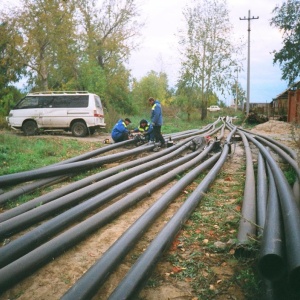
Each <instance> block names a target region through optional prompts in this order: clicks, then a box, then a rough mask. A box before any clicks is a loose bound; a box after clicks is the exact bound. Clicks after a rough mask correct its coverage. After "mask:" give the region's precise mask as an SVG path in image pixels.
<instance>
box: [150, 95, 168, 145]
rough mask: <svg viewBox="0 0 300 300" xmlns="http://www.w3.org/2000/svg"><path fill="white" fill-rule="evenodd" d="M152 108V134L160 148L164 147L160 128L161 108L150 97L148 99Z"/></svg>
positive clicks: (161, 119) (161, 121) (158, 103)
mask: <svg viewBox="0 0 300 300" xmlns="http://www.w3.org/2000/svg"><path fill="white" fill-rule="evenodd" d="M148 101H149V103H150V104H151V106H152V109H151V124H152V126H153V134H154V139H155V142H160V147H165V144H166V142H165V139H164V138H163V136H162V134H161V126H162V124H163V116H162V108H161V105H160V102H159V101H158V100H155V99H154V98H152V97H150V98H149V99H148Z"/></svg>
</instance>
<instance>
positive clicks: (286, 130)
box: [251, 120, 292, 134]
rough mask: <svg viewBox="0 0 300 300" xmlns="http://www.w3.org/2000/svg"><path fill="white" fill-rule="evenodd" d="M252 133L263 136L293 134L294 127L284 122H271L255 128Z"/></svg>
mask: <svg viewBox="0 0 300 300" xmlns="http://www.w3.org/2000/svg"><path fill="white" fill-rule="evenodd" d="M251 131H252V132H255V133H261V134H264V133H265V134H291V132H292V125H291V124H290V123H286V122H282V121H275V120H270V121H268V122H265V123H262V124H259V125H257V126H255V127H254V128H253V129H252V130H251Z"/></svg>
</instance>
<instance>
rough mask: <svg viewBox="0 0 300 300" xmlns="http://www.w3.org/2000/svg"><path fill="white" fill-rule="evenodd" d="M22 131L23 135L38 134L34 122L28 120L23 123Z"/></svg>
mask: <svg viewBox="0 0 300 300" xmlns="http://www.w3.org/2000/svg"><path fill="white" fill-rule="evenodd" d="M22 131H23V132H24V134H25V135H28V136H29V135H36V134H37V132H38V127H37V125H36V122H35V121H33V120H28V121H26V122H24V124H23V126H22Z"/></svg>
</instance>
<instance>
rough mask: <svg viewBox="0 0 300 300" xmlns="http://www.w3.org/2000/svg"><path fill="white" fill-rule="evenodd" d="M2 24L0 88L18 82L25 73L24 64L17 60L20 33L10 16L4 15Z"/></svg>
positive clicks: (0, 31)
mask: <svg viewBox="0 0 300 300" xmlns="http://www.w3.org/2000/svg"><path fill="white" fill-rule="evenodd" d="M1 19H2V21H3V23H1V24H0V89H3V88H5V87H7V86H8V84H9V83H12V82H16V81H18V80H19V79H20V76H21V75H22V73H24V66H23V64H22V63H19V62H18V61H17V60H16V56H17V54H18V53H17V50H16V49H17V48H18V47H19V45H20V44H21V43H22V39H21V36H20V34H18V33H17V32H15V30H14V24H13V22H11V21H10V19H9V17H8V16H5V15H2V17H1ZM0 93H1V91H0Z"/></svg>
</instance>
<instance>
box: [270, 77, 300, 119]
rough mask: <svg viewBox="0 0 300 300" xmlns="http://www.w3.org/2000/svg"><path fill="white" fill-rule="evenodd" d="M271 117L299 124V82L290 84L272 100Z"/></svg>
mask: <svg viewBox="0 0 300 300" xmlns="http://www.w3.org/2000/svg"><path fill="white" fill-rule="evenodd" d="M271 115H272V116H273V117H278V118H280V119H282V120H284V121H287V122H294V123H297V124H300V81H298V82H296V83H294V84H292V85H291V86H290V87H289V88H288V89H286V90H285V91H284V92H282V93H281V94H279V95H278V96H277V97H276V98H274V99H273V100H272V102H271Z"/></svg>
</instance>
